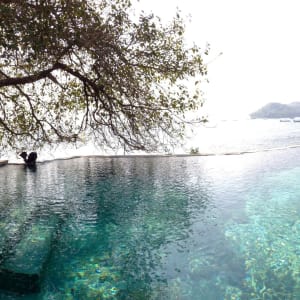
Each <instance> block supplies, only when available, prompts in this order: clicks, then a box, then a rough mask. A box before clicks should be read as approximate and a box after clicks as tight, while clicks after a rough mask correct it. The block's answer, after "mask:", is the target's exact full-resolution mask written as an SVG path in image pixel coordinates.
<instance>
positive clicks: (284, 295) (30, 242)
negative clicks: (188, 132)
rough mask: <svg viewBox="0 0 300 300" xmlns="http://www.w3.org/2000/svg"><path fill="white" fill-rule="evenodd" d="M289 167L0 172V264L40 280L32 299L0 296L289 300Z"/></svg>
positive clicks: (291, 163)
mask: <svg viewBox="0 0 300 300" xmlns="http://www.w3.org/2000/svg"><path fill="white" fill-rule="evenodd" d="M299 162H300V151H299V150H298V149H290V150H284V151H274V152H267V153H255V154H246V155H240V156H215V157H186V158H183V157H178V158H175V157H165V158H118V159H110V158H107V159H99V158H98V159H97V158H82V159H74V160H69V161H54V162H50V163H45V164H41V165H38V168H37V170H36V172H32V171H30V170H27V169H24V168H23V167H21V166H5V167H2V168H0V197H1V198H0V199H1V201H0V234H1V235H0V246H1V245H2V246H1V247H2V250H1V251H2V267H3V265H5V267H6V268H11V269H14V270H22V271H24V270H25V271H26V272H28V273H30V272H31V271H32V272H40V274H41V281H40V286H41V291H40V292H38V293H34V294H24V295H22V294H19V295H17V294H15V293H11V292H7V291H4V290H2V291H0V299H1V300H4V299H15V300H18V299H26V300H29V299H30V300H38V299H55V300H56V299H57V300H60V299H66V300H67V299H74V300H75V299H130V300H135V299H136V300H144V299H145V300H146V299H151V300H152V299H156V300H159V299H161V300H168V299H170V300H176V299H180V300H194V299H195V300H199V299H200V300H202V299H203V300H210V299H212V300H215V299H216V300H217V299H300V238H299V233H300V214H299V213H300V185H299V178H300V163H299ZM8 244H11V245H14V246H13V248H12V249H8V250H7V245H8ZM3 249H4V250H3ZM0 254H1V252H0ZM0 258H1V256H0ZM33 269H34V270H33Z"/></svg>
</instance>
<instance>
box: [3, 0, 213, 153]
mask: <svg viewBox="0 0 300 300" xmlns="http://www.w3.org/2000/svg"><path fill="white" fill-rule="evenodd" d="M133 6H134V5H133V4H132V3H131V2H130V1H128V0H101V1H91V0H85V1H81V0H70V1H65V0H56V1H54V0H48V1H42V0H35V1H32V0H26V1H15V0H5V1H1V4H0V28H1V34H0V146H1V148H2V149H13V148H15V149H20V147H24V146H27V147H31V148H33V147H35V148H37V147H41V146H43V145H45V144H57V143H61V142H67V143H77V142H79V141H82V140H84V139H85V138H86V137H88V138H92V139H93V140H94V141H95V142H96V143H98V144H100V145H104V146H109V147H111V148H115V147H119V146H124V147H125V146H126V149H128V150H130V149H137V150H144V151H155V150H157V149H159V147H162V146H163V145H164V144H166V143H170V141H174V140H176V138H180V137H181V136H182V135H183V130H184V124H185V123H186V122H187V118H186V115H187V113H188V112H189V111H192V110H196V109H198V108H199V107H201V106H202V102H203V101H202V97H201V92H200V89H199V83H200V82H201V80H202V78H203V77H205V76H206V74H207V69H206V65H205V63H204V61H203V56H204V55H206V54H207V53H208V49H200V48H199V47H198V46H196V45H191V46H187V45H186V43H185V38H184V36H185V35H184V33H185V23H184V20H183V19H182V17H181V16H180V14H179V13H177V14H176V15H175V16H174V18H173V20H172V21H170V22H168V23H166V22H162V21H161V20H160V19H159V18H158V17H157V16H155V15H153V14H148V13H145V12H141V14H140V15H139V16H138V17H137V15H136V14H135V13H134V7H133ZM191 87H193V88H192V89H191ZM198 121H201V118H199V120H198Z"/></svg>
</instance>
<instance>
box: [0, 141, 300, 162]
mask: <svg viewBox="0 0 300 300" xmlns="http://www.w3.org/2000/svg"><path fill="white" fill-rule="evenodd" d="M293 148H300V145H290V146H285V147H276V148H268V149H260V150H246V151H230V152H223V153H222V152H221V153H195V154H189V153H178V154H128V155H123V154H114V155H109V154H107V155H104V154H93V155H74V156H69V157H58V158H53V159H47V160H42V161H37V164H43V163H48V162H52V161H57V160H70V159H76V158H155V157H158V158H159V157H208V156H231V155H244V154H254V153H261V152H271V151H282V150H287V149H293ZM5 165H20V166H23V165H25V164H24V163H23V162H9V160H0V166H5Z"/></svg>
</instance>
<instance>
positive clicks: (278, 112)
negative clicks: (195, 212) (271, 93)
mask: <svg viewBox="0 0 300 300" xmlns="http://www.w3.org/2000/svg"><path fill="white" fill-rule="evenodd" d="M250 117H251V118H252V119H261V118H263V119H276V118H296V117H300V102H293V103H290V104H282V103H277V102H272V103H268V104H267V105H265V106H263V107H262V108H260V109H259V110H257V111H255V112H253V113H252V114H250Z"/></svg>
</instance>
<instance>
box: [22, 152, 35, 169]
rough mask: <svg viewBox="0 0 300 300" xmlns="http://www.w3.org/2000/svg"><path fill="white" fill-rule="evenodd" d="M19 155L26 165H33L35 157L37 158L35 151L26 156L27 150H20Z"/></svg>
mask: <svg viewBox="0 0 300 300" xmlns="http://www.w3.org/2000/svg"><path fill="white" fill-rule="evenodd" d="M20 156H21V157H22V158H23V159H24V162H25V164H26V166H28V167H35V164H36V159H37V153H36V152H30V153H29V155H28V157H27V152H22V153H21V154H20Z"/></svg>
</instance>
